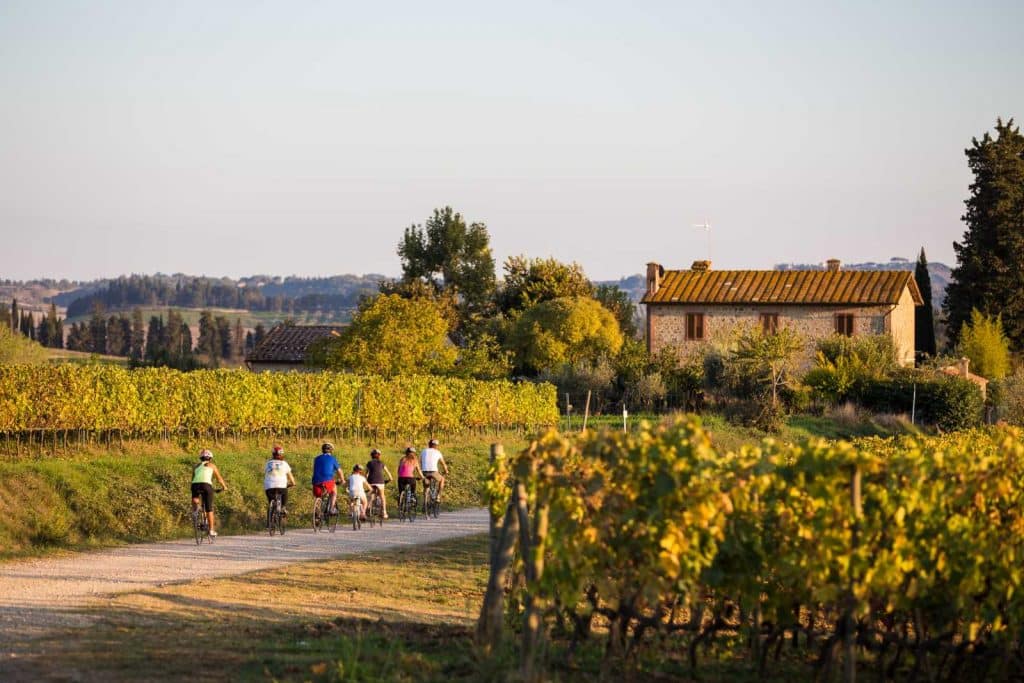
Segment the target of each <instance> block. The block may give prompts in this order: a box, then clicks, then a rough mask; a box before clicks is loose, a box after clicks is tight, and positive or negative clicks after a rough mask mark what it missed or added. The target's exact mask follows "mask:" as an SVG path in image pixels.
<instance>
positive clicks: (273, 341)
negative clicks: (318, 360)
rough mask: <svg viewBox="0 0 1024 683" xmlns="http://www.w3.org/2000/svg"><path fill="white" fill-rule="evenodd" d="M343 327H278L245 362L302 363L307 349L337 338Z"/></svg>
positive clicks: (272, 330) (268, 334) (269, 333)
mask: <svg viewBox="0 0 1024 683" xmlns="http://www.w3.org/2000/svg"><path fill="white" fill-rule="evenodd" d="M343 329H345V326H344V325H278V326H277V327H274V328H273V329H271V330H270V332H267V336H266V337H264V338H263V341H262V342H261V343H260V345H259V346H257V347H256V348H255V349H254V350H253V352H252V353H250V354H249V355H248V356H246V357H245V360H247V361H250V362H253V361H255V362H258V363H302V362H304V361H305V360H306V354H307V352H308V351H309V347H310V346H312V345H313V344H314V343H315V342H318V341H320V340H321V339H325V338H327V337H330V336H332V335H334V336H337V335H338V334H340V333H341V331H342V330H343Z"/></svg>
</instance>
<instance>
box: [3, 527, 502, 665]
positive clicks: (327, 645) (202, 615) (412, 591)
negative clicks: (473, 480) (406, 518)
mask: <svg viewBox="0 0 1024 683" xmlns="http://www.w3.org/2000/svg"><path fill="white" fill-rule="evenodd" d="M487 547H488V546H487V539H486V537H485V536H472V537H467V538H461V539H453V540H449V541H444V542H441V543H438V544H435V545H434V546H432V547H424V546H419V547H413V548H402V549H395V550H391V551H387V552H381V553H368V554H364V555H360V556H357V557H352V558H342V559H337V560H330V561H326V562H314V563H303V564H295V565H289V566H287V567H284V568H280V569H274V570H268V571H262V572H257V573H253V574H245V575H242V576H237V577H231V578H222V579H212V580H205V581H199V582H195V583H186V584H179V585H171V586H164V587H160V588H154V589H152V590H148V591H144V592H137V593H125V594H121V595H118V596H115V597H113V598H111V599H110V600H109V601H108V602H105V603H104V604H103V605H101V606H100V605H98V606H94V607H92V608H91V609H89V610H84V613H85V614H86V615H87V616H88V617H89V618H91V619H94V620H95V622H94V623H93V624H92V625H90V626H88V627H85V628H77V629H75V630H74V631H54V632H52V633H50V634H48V635H46V636H44V637H43V638H41V639H38V640H34V641H30V642H23V643H16V644H15V645H14V647H12V648H11V649H12V651H13V652H16V653H17V657H15V658H11V659H3V660H0V676H2V677H4V678H7V679H8V680H10V679H17V680H38V679H47V680H49V679H53V678H55V679H58V680H103V681H128V680H140V679H164V680H177V679H188V680H193V681H195V680H267V679H273V680H296V681H301V680H314V681H341V680H345V681H349V680H352V681H362V680H370V679H374V680H381V681H413V680H415V681H420V680H486V678H478V677H477V676H478V674H482V670H481V665H480V664H479V663H478V662H477V661H476V659H475V657H474V655H473V653H472V642H471V634H472V628H473V624H474V620H475V619H476V616H477V614H478V610H479V605H480V602H481V600H482V597H483V592H484V588H485V587H486V581H487Z"/></svg>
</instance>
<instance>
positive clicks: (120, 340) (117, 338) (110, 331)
mask: <svg viewBox="0 0 1024 683" xmlns="http://www.w3.org/2000/svg"><path fill="white" fill-rule="evenodd" d="M126 341H128V340H127V339H125V336H124V327H122V326H121V319H120V318H119V317H118V316H117V315H112V316H110V317H109V318H108V319H107V353H109V354H110V355H112V356H126V355H128V354H126V353H124V347H125V342H126Z"/></svg>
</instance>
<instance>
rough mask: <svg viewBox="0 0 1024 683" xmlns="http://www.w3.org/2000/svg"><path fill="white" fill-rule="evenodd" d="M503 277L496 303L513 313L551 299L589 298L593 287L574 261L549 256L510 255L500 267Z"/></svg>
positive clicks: (505, 310)
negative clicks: (532, 257) (564, 260)
mask: <svg viewBox="0 0 1024 683" xmlns="http://www.w3.org/2000/svg"><path fill="white" fill-rule="evenodd" d="M503 268H504V271H505V280H504V282H503V283H502V287H501V294H500V295H499V296H498V306H499V308H500V309H501V310H502V312H503V313H506V314H508V313H512V314H515V313H517V312H519V311H524V310H526V309H527V308H529V307H530V306H534V305H536V304H539V303H543V302H545V301H551V300H552V299H562V298H566V297H590V296H593V294H594V287H593V285H592V284H591V283H590V280H588V279H587V276H586V274H584V272H583V267H582V266H580V265H579V264H578V263H562V262H561V261H559V260H557V259H553V258H534V259H531V258H527V257H525V256H511V257H509V258H508V259H506V260H505V264H504V266H503Z"/></svg>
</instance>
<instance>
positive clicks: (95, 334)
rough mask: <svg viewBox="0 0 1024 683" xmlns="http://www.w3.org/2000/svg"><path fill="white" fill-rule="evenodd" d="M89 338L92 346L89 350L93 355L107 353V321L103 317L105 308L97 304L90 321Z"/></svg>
mask: <svg viewBox="0 0 1024 683" xmlns="http://www.w3.org/2000/svg"><path fill="white" fill-rule="evenodd" d="M89 337H90V339H91V342H92V343H91V345H90V347H89V350H90V351H92V352H93V353H106V352H107V320H106V318H104V317H103V306H102V305H101V304H99V303H97V304H96V305H95V306H93V309H92V318H90V320H89Z"/></svg>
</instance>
